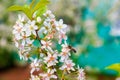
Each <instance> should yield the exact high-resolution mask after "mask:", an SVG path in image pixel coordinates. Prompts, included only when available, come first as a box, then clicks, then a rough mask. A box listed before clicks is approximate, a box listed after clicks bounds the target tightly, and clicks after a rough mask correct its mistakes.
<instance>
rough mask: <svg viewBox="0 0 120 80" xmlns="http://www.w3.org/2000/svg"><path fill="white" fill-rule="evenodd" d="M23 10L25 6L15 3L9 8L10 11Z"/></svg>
mask: <svg viewBox="0 0 120 80" xmlns="http://www.w3.org/2000/svg"><path fill="white" fill-rule="evenodd" d="M22 10H23V7H22V6H19V5H13V6H11V7H9V8H8V11H22Z"/></svg>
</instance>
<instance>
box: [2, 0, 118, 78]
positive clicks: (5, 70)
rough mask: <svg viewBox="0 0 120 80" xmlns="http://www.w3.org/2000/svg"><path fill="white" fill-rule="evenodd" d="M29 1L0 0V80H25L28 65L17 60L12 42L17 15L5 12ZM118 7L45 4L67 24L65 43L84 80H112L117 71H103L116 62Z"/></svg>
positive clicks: (97, 2)
mask: <svg viewBox="0 0 120 80" xmlns="http://www.w3.org/2000/svg"><path fill="white" fill-rule="evenodd" d="M31 1H32V0H0V80H26V79H28V78H29V66H28V64H27V62H24V61H22V60H20V59H19V56H18V54H17V49H16V48H15V46H14V43H13V40H12V32H11V31H12V26H13V25H14V23H15V20H16V19H17V14H18V13H19V12H7V11H6V9H7V8H8V7H9V6H11V5H13V4H18V5H24V4H25V3H27V4H29V3H30V2H31ZM119 7H120V1H119V0H51V3H50V4H49V9H50V10H52V11H53V13H54V14H55V15H56V18H57V20H58V19H61V18H62V19H63V20H64V23H66V24H68V25H69V28H70V29H69V31H68V34H67V35H68V37H69V38H68V43H69V44H71V45H72V46H73V47H74V48H75V49H76V50H77V53H75V54H73V55H72V59H73V60H74V61H75V62H76V64H79V65H80V66H81V67H83V68H85V72H86V80H116V77H117V72H115V71H113V70H106V69H105V68H106V67H107V66H109V65H111V64H113V63H120V57H119V56H120V9H119Z"/></svg>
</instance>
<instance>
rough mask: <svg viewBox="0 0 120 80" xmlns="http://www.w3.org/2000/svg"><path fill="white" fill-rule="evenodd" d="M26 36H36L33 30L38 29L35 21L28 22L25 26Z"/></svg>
mask: <svg viewBox="0 0 120 80" xmlns="http://www.w3.org/2000/svg"><path fill="white" fill-rule="evenodd" d="M25 26H26V31H25V32H26V34H27V35H28V36H30V35H31V34H33V35H36V32H35V30H37V29H38V26H37V25H36V21H35V20H33V21H29V22H28V23H27V24H26V25H25Z"/></svg>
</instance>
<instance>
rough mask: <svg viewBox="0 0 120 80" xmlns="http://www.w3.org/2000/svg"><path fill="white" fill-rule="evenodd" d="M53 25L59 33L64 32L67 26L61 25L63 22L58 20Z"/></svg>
mask: <svg viewBox="0 0 120 80" xmlns="http://www.w3.org/2000/svg"><path fill="white" fill-rule="evenodd" d="M55 25H56V29H57V30H58V31H60V32H66V29H67V25H66V24H63V20H62V19H60V20H59V21H56V22H55Z"/></svg>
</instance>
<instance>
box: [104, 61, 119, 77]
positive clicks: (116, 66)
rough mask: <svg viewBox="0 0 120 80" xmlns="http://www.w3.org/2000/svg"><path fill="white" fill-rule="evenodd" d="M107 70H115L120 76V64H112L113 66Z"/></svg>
mask: <svg viewBox="0 0 120 80" xmlns="http://www.w3.org/2000/svg"><path fill="white" fill-rule="evenodd" d="M106 69H111V70H115V71H117V72H118V73H119V74H118V75H119V76H120V63H115V64H112V65H110V66H108V67H106Z"/></svg>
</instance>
